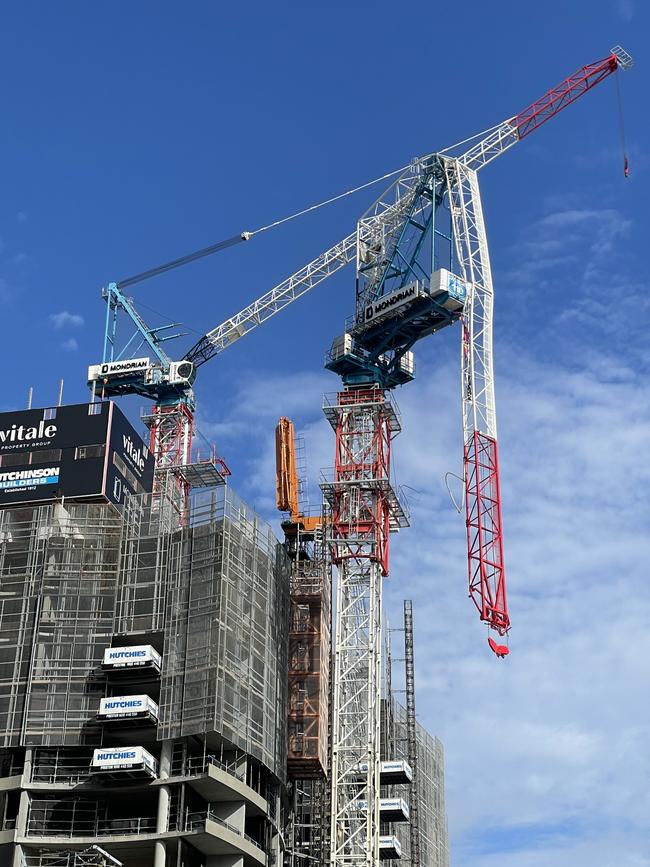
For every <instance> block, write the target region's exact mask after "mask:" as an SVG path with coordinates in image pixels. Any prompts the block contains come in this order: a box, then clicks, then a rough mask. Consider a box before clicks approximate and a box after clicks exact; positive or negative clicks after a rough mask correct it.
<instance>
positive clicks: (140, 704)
mask: <svg viewBox="0 0 650 867" xmlns="http://www.w3.org/2000/svg"><path fill="white" fill-rule="evenodd" d="M146 713H151V714H152V715H153V716H154V717H156V718H157V717H158V705H157V704H156V702H155V701H154V700H153V699H151V698H149V696H148V695H113V696H110V697H109V698H103V699H102V700H101V701H100V703H99V715H100V716H102V717H107V718H108V719H110V718H112V717H118V718H123V717H130V716H142V715H144V714H146Z"/></svg>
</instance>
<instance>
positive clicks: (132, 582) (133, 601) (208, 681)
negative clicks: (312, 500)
mask: <svg viewBox="0 0 650 867" xmlns="http://www.w3.org/2000/svg"><path fill="white" fill-rule="evenodd" d="M0 428H2V429H3V430H4V431H6V432H7V435H6V436H5V437H4V439H3V441H2V443H0V737H1V738H2V742H1V744H0V746H1V751H0V864H1V865H12V867H61V865H66V867H82V865H86V864H97V865H102V864H103V865H112V864H115V865H119V864H122V865H124V867H150V865H154V867H172V865H175V867H199V865H201V867H217V865H219V867H221V865H223V867H253V865H269V867H270V865H287V867H289V865H291V867H296V865H302V864H304V865H307V864H309V865H322V864H325V863H329V833H330V821H329V803H330V801H329V797H330V796H329V784H328V772H329V765H330V725H331V724H330V716H331V715H330V709H331V688H330V682H331V679H330V676H329V671H330V655H331V640H330V630H331V622H330V621H331V616H332V611H331V568H330V563H329V557H328V546H327V545H326V543H325V541H324V538H325V536H324V534H323V532H322V529H321V527H320V526H316V525H308V526H307V528H306V529H305V524H304V522H303V523H298V524H296V522H291V521H289V522H287V523H286V524H285V533H286V538H285V540H284V541H283V542H282V543H281V542H280V541H278V539H277V538H276V537H275V535H274V533H273V532H272V530H271V527H270V526H269V525H268V524H267V523H266V522H264V521H263V520H262V519H261V518H260V517H259V516H258V515H256V514H255V512H254V511H253V510H252V509H250V508H249V507H248V506H246V504H245V503H243V502H242V501H241V500H240V499H239V498H238V497H237V495H236V494H235V493H234V492H233V491H232V489H231V488H230V487H228V486H227V485H226V484H225V483H224V478H223V475H222V474H221V473H220V472H219V471H218V467H217V466H216V465H215V464H214V463H210V462H204V463H195V464H191V465H187V466H183V467H176V468H172V469H170V470H166V471H165V472H164V473H161V474H159V475H158V476H157V477H156V479H155V481H154V477H153V471H152V467H151V463H150V455H149V453H148V449H147V447H146V446H145V445H144V443H143V442H142V441H141V440H140V439H139V437H138V436H137V434H136V433H135V431H134V430H133V429H132V428H131V427H130V425H129V424H128V422H127V421H126V419H125V418H124V416H122V414H121V413H120V412H119V410H118V409H117V407H116V406H115V405H114V404H112V403H110V402H106V401H105V402H97V403H95V402H93V403H89V404H82V405H79V406H76V407H58V408H53V409H44V410H43V409H40V410H28V411H25V412H20V413H12V414H3V415H2V416H0ZM118 434H119V435H118ZM324 520H326V517H325V518H324ZM316 523H317V524H320V523H322V521H321V522H316ZM385 704H386V707H387V708H388V709H389V712H388V711H387V716H386V719H387V721H389V723H390V731H391V734H390V737H389V739H388V742H389V743H390V744H391V745H392V746H391V749H393V748H394V749H395V751H396V752H395V754H394V755H389V754H387V759H396V760H397V764H398V765H400V768H401V770H400V774H399V775H398V778H397V779H399V780H400V781H401V788H400V789H399V792H400V794H399V796H398V799H399V800H400V801H401V802H402V803H403V804H405V805H406V810H405V812H404V811H402V813H400V814H399V815H397V814H395V812H394V811H393V812H392V813H390V811H389V813H387V817H386V822H389V821H390V824H386V825H385V829H384V830H385V831H386V833H385V835H384V836H382V841H383V842H382V855H381V857H382V858H384V859H388V860H390V859H393V860H397V859H400V857H401V861H402V862H404V861H407V860H410V854H409V853H410V848H409V847H410V843H409V830H408V829H409V824H408V804H409V803H410V804H411V805H413V803H414V800H413V799H414V798H415V800H416V801H417V802H418V806H419V809H416V812H417V813H418V815H419V817H420V820H419V821H420V839H421V841H422V842H421V845H420V850H419V851H420V861H419V863H420V864H422V865H427V867H447V865H448V858H447V846H446V836H445V834H444V822H445V819H444V800H443V793H442V755H441V751H440V749H439V744H438V743H437V742H436V741H435V740H433V739H431V738H430V737H429V736H428V735H427V734H426V732H424V730H423V729H422V728H421V727H419V726H418V727H417V767H418V769H419V776H418V778H417V787H416V788H415V791H412V790H411V789H409V785H408V783H409V780H408V779H406V777H405V776H404V774H405V768H406V769H408V768H409V752H408V737H407V733H406V728H405V718H404V717H403V711H402V710H401V709H400V707H399V705H397V704H396V703H395V702H394V700H393V699H392V697H391V696H390V695H387V697H386V699H385ZM400 733H401V734H400ZM390 764H391V762H390V761H387V762H384V763H383V765H390ZM393 764H394V762H393ZM383 765H382V767H383ZM361 771H362V769H361V768H360V772H361ZM382 773H383V771H382ZM406 773H407V774H408V773H409V771H407V772H406ZM386 774H387V775H388V777H389V778H390V774H391V771H390V768H389V767H388V768H387V770H386ZM390 782H391V781H390V779H389V780H388V783H390ZM395 791H397V790H395ZM386 792H388V793H389V796H387V798H386V799H385V801H386V803H388V804H390V802H391V800H392V801H394V800H395V798H396V797H397V796H396V795H395V794H394V793H393V790H389V789H386ZM382 804H383V801H382ZM431 810H433V813H431V812H430V811H431ZM398 813H399V811H398Z"/></svg>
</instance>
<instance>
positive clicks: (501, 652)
mask: <svg viewBox="0 0 650 867" xmlns="http://www.w3.org/2000/svg"><path fill="white" fill-rule="evenodd" d="M488 644H489V645H490V650H493V651H494V652H495V653H496V655H497V656H498V657H499V659H503V658H504V657H506V656H507V655H508V654H509V653H510V649H509V648H508V646H507V645H506V644H497V643H496V641H495V640H494V638H488Z"/></svg>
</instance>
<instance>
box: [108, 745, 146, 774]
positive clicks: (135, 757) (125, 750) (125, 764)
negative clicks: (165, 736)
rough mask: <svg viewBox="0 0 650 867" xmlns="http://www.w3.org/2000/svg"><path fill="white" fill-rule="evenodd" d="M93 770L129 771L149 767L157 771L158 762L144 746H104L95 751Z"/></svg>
mask: <svg viewBox="0 0 650 867" xmlns="http://www.w3.org/2000/svg"><path fill="white" fill-rule="evenodd" d="M92 767H93V770H96V771H97V770H101V771H119V770H123V771H128V770H138V769H143V768H145V769H148V770H150V771H153V772H156V771H157V769H158V762H157V761H156V760H155V759H154V757H153V756H152V755H151V753H149V752H148V751H147V750H145V749H143V748H142V747H103V748H102V749H98V750H95V751H94V752H93V762H92Z"/></svg>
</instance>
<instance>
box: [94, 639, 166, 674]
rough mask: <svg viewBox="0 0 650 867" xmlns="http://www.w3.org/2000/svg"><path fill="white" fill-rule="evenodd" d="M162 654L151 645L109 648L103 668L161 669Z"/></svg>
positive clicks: (106, 651) (105, 654)
mask: <svg viewBox="0 0 650 867" xmlns="http://www.w3.org/2000/svg"><path fill="white" fill-rule="evenodd" d="M160 662H161V658H160V654H159V653H158V651H157V650H154V648H153V647H152V646H151V645H150V644H137V645H133V646H132V647H107V648H106V650H105V651H104V662H103V663H102V668H109V669H110V668H141V667H145V666H148V667H154V668H157V669H160Z"/></svg>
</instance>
